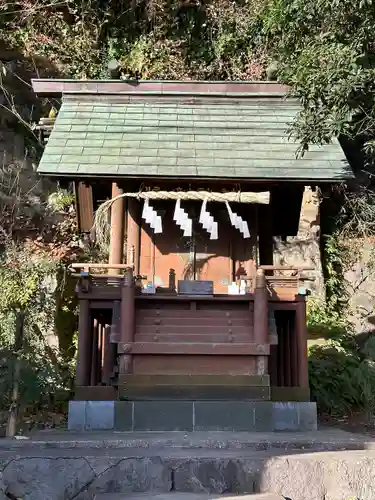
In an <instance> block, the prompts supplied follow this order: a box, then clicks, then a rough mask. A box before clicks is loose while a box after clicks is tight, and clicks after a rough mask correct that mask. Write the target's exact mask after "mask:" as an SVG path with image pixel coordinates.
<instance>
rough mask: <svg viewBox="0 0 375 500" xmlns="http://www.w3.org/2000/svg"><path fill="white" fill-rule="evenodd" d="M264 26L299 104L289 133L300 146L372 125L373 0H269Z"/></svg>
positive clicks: (368, 130) (374, 74)
mask: <svg viewBox="0 0 375 500" xmlns="http://www.w3.org/2000/svg"><path fill="white" fill-rule="evenodd" d="M263 20H264V28H265V32H266V33H267V36H268V39H269V40H270V44H271V45H272V47H273V50H274V52H275V55H276V56H277V58H278V60H279V62H280V68H281V71H280V78H281V80H282V81H283V82H285V83H287V84H289V85H291V87H292V94H293V95H294V96H296V97H298V98H299V99H300V100H301V102H302V104H303V111H302V112H301V114H300V116H299V117H298V119H297V121H296V123H295V126H294V128H293V133H294V134H295V136H296V137H297V138H298V139H299V140H300V141H301V144H302V151H304V150H306V149H307V148H308V144H311V143H325V142H328V141H330V139H331V138H332V136H338V135H340V134H349V135H354V136H355V135H358V134H367V133H371V132H372V131H373V130H374V116H375V115H374V109H375V108H374V103H375V101H374V96H375V92H374V90H375V83H374V82H375V78H374V77H375V65H374V63H375V57H374V55H375V54H374V43H373V33H374V29H375V16H374V3H373V1H372V0H361V1H360V2H352V1H351V0H319V1H312V0H309V1H305V0H293V1H292V0H274V1H271V2H269V4H268V7H267V9H266V11H265V12H264V13H263Z"/></svg>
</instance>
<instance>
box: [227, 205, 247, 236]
mask: <svg viewBox="0 0 375 500" xmlns="http://www.w3.org/2000/svg"><path fill="white" fill-rule="evenodd" d="M225 205H226V207H227V210H228V215H229V220H230V223H231V224H232V226H233V227H235V228H236V229H238V230H239V231H240V232H241V234H242V235H243V237H244V238H250V231H249V226H248V224H247V222H246V221H244V220H243V219H242V217H241V216H239V215H238V214H236V213H235V212H233V211H232V209H231V207H230V205H229V203H228V202H227V201H226V202H225Z"/></svg>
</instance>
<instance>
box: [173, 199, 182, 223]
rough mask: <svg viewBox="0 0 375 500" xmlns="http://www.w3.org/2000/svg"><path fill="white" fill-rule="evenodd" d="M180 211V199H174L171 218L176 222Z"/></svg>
mask: <svg viewBox="0 0 375 500" xmlns="http://www.w3.org/2000/svg"><path fill="white" fill-rule="evenodd" d="M180 211H181V201H180V199H178V200H176V205H175V207H174V214H173V220H174V221H175V222H177V221H178V219H179V215H178V214H179V213H180Z"/></svg>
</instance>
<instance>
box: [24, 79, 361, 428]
mask: <svg viewBox="0 0 375 500" xmlns="http://www.w3.org/2000/svg"><path fill="white" fill-rule="evenodd" d="M33 88H34V90H35V92H36V93H37V94H38V95H40V96H54V97H62V104H61V107H60V110H59V112H58V115H57V118H56V120H42V121H41V123H40V124H39V129H40V130H41V133H42V134H44V136H45V137H46V138H47V136H48V138H47V141H46V142H47V144H46V147H45V151H44V155H43V157H42V159H41V162H40V165H39V169H38V170H39V172H40V174H41V175H44V176H49V177H51V178H52V177H53V178H55V179H56V180H60V181H71V182H73V183H74V187H75V196H76V207H77V217H78V224H79V228H80V231H82V232H85V233H87V235H88V237H90V238H99V235H100V234H101V237H104V238H105V237H106V235H108V249H109V258H108V260H107V261H106V262H102V263H95V264H93V263H80V262H77V263H76V264H73V265H72V266H71V267H72V272H73V273H74V274H75V275H76V277H77V294H78V298H79V304H80V308H79V332H78V353H77V373H76V388H75V400H74V401H71V402H70V409H69V428H71V429H115V430H124V431H131V430H182V431H194V430H248V431H249V430H254V431H272V430H308V429H314V428H315V427H316V406H315V403H312V402H310V394H309V379H308V359H307V327H306V295H307V294H308V288H309V284H308V283H309V281H308V280H309V269H308V268H305V269H303V268H293V267H284V266H276V265H274V238H275V237H281V238H285V237H287V236H294V235H296V233H297V230H298V223H299V217H300V210H301V203H302V196H303V192H304V188H305V186H314V187H315V186H318V187H319V186H324V185H327V184H330V183H335V182H339V181H342V180H344V179H347V178H349V177H352V176H353V174H352V171H351V169H350V167H349V165H348V163H347V161H346V160H345V157H344V154H343V151H342V149H341V147H340V145H339V143H338V142H333V143H332V144H329V145H325V146H312V147H311V148H310V150H309V151H308V152H306V154H305V155H304V156H303V157H302V158H297V157H296V150H297V147H298V144H296V143H294V142H293V141H291V140H289V138H288V128H289V126H290V124H291V122H292V121H293V119H294V118H295V116H296V114H297V113H298V111H299V104H298V102H296V101H294V100H292V99H290V98H286V89H285V88H284V87H282V86H280V85H279V84H276V83H271V82H270V83H267V82H259V83H258V82H257V83H247V82H240V83H230V82H157V81H155V82H152V81H150V82H148V81H140V82H139V81H136V82H129V81H120V80H118V81H117V80H107V81H70V80H34V81H33ZM103 234H104V236H103Z"/></svg>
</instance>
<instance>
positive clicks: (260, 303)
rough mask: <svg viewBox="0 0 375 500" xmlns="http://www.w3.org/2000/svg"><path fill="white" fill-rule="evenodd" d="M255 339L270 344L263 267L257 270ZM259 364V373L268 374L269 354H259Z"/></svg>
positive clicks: (257, 342)
mask: <svg viewBox="0 0 375 500" xmlns="http://www.w3.org/2000/svg"><path fill="white" fill-rule="evenodd" d="M254 341H255V343H256V344H263V345H264V344H268V293H267V288H266V277H265V275H264V271H263V270H262V269H258V270H257V275H256V283H255V290H254ZM257 364H258V366H257V373H258V375H264V374H266V373H267V371H268V366H267V356H258V361H257Z"/></svg>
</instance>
